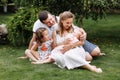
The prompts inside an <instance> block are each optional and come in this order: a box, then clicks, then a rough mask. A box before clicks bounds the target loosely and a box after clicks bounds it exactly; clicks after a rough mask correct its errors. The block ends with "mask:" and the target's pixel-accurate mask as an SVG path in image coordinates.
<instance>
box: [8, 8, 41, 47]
mask: <svg viewBox="0 0 120 80" xmlns="http://www.w3.org/2000/svg"><path fill="white" fill-rule="evenodd" d="M38 11H39V10H38V9H37V8H20V9H18V11H17V12H16V14H15V15H14V17H13V19H12V20H11V21H10V22H9V23H8V25H7V28H8V39H9V41H10V43H11V44H12V45H13V46H23V45H28V43H29V41H30V38H31V36H32V27H33V24H34V22H35V21H36V20H37V15H38Z"/></svg>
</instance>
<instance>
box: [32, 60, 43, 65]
mask: <svg viewBox="0 0 120 80" xmlns="http://www.w3.org/2000/svg"><path fill="white" fill-rule="evenodd" d="M31 64H43V62H42V61H36V62H31Z"/></svg>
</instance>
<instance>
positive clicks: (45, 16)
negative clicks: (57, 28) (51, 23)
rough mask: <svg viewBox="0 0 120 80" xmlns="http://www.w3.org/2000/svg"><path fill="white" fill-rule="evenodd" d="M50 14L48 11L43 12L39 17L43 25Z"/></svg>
mask: <svg viewBox="0 0 120 80" xmlns="http://www.w3.org/2000/svg"><path fill="white" fill-rule="evenodd" d="M48 14H50V12H48V11H46V10H44V11H41V12H40V13H39V15H38V19H39V20H40V21H41V22H42V23H43V21H44V20H46V19H47V18H48Z"/></svg>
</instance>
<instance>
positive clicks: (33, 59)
mask: <svg viewBox="0 0 120 80" xmlns="http://www.w3.org/2000/svg"><path fill="white" fill-rule="evenodd" d="M25 55H26V56H27V57H28V58H29V59H31V60H32V61H38V60H37V59H36V58H35V57H34V56H33V55H32V53H31V51H30V50H29V49H26V50H25Z"/></svg>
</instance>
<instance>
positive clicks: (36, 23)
mask: <svg viewBox="0 0 120 80" xmlns="http://www.w3.org/2000/svg"><path fill="white" fill-rule="evenodd" d="M57 19H58V18H57ZM40 27H43V28H46V29H47V30H48V32H49V34H50V36H52V31H53V30H57V29H58V23H55V24H54V25H53V26H51V27H50V28H49V27H48V26H47V25H45V24H43V23H42V22H41V21H40V20H39V19H38V20H37V21H36V22H35V23H34V26H33V32H36V30H37V29H38V28H40Z"/></svg>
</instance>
